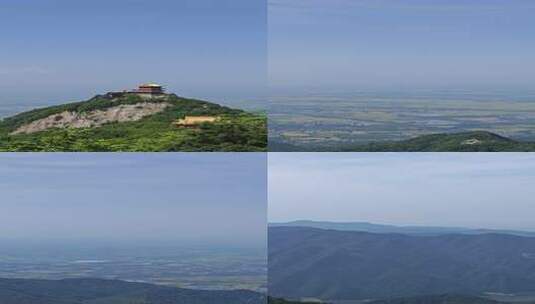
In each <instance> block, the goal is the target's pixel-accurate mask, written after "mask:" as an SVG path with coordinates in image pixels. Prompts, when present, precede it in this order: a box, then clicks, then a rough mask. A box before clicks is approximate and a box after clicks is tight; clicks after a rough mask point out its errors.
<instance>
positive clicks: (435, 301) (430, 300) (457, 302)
mask: <svg viewBox="0 0 535 304" xmlns="http://www.w3.org/2000/svg"><path fill="white" fill-rule="evenodd" d="M359 303H361V304H511V303H510V302H498V301H494V300H491V299H487V298H483V297H476V296H468V295H449V294H445V295H429V296H417V297H407V298H394V299H387V300H377V301H361V302H359ZM522 303H523V304H533V303H535V302H522ZM268 304H318V303H317V302H316V303H310V302H309V303H307V302H296V301H289V300H285V299H276V298H271V297H270V298H268ZM320 304H329V303H326V302H323V303H320Z"/></svg>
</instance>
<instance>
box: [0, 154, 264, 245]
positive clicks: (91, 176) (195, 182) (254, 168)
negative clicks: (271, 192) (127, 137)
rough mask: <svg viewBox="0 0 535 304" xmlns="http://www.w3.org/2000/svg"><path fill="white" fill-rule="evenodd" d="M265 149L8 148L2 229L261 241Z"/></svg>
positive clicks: (67, 235)
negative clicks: (54, 150) (107, 150)
mask: <svg viewBox="0 0 535 304" xmlns="http://www.w3.org/2000/svg"><path fill="white" fill-rule="evenodd" d="M266 161H267V160H266V155H265V154H264V153H230V154H226V153H214V154H210V153H170V154H166V153H147V154H144V153H135V154H121V153H110V154H107V153H106V154H98V153H97V154H90V153H89V154H88V153H67V154H63V153H57V154H56V153H44V154H39V153H37V154H23V153H15V154H11V153H3V154H1V155H0V201H1V202H2V204H1V205H2V212H0V238H1V239H5V238H8V239H33V240H47V239H59V240H61V239H80V240H83V239H88V240H89V239H99V240H124V241H132V240H149V241H150V240H154V241H162V240H163V241H181V242H194V243H201V244H203V243H204V244H208V245H211V244H217V243H222V244H228V245H239V246H253V247H263V246H265V242H266V217H267V210H266V209H267V207H266V206H267V202H266V200H267V193H266V191H267V189H266V179H267V172H266V170H267V169H266Z"/></svg>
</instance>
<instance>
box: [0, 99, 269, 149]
mask: <svg viewBox="0 0 535 304" xmlns="http://www.w3.org/2000/svg"><path fill="white" fill-rule="evenodd" d="M142 102H166V103H168V104H170V106H169V107H167V108H165V110H163V111H162V112H159V113H156V114H153V115H150V116H147V117H143V118H142V119H140V120H137V121H127V122H111V123H107V124H104V125H102V126H98V127H86V128H53V129H46V130H43V131H40V132H36V133H30V134H12V132H13V131H15V130H17V128H19V127H21V126H24V125H27V124H29V123H31V122H35V121H36V120H40V119H46V118H48V117H51V116H52V115H58V116H59V114H60V113H62V112H65V111H68V112H74V113H88V112H90V111H96V110H105V109H109V108H111V107H114V106H118V105H136V104H140V103H142ZM201 115H208V116H217V117H219V118H220V119H219V120H218V121H216V122H212V123H203V124H200V125H199V126H198V127H195V128H180V127H177V126H175V125H173V122H174V121H176V120H177V119H180V118H184V117H185V116H201ZM266 149H267V130H266V117H265V115H262V114H252V113H248V112H245V111H242V110H236V109H231V108H228V107H224V106H220V105H217V104H214V103H210V102H206V101H200V100H194V99H186V98H181V97H178V96H176V95H173V94H171V95H167V96H166V98H165V99H164V100H155V101H147V100H143V99H142V98H141V97H139V96H136V95H126V96H123V97H118V98H111V97H108V96H107V95H99V96H95V97H94V98H92V99H90V100H88V101H84V102H76V103H70V104H64V105H59V106H53V107H48V108H43V109H36V110H32V111H29V112H25V113H21V114H18V115H15V116H12V117H8V118H5V119H3V120H2V121H0V151H265V150H266Z"/></svg>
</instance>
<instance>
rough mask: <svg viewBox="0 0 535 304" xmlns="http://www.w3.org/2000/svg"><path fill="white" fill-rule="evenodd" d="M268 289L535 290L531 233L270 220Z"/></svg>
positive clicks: (345, 292)
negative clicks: (423, 231)
mask: <svg viewBox="0 0 535 304" xmlns="http://www.w3.org/2000/svg"><path fill="white" fill-rule="evenodd" d="M268 231H269V246H268V253H269V256H268V258H269V260H268V263H269V264H268V265H269V269H268V272H269V284H268V290H269V293H270V296H274V297H282V298H291V299H300V298H318V299H323V300H364V299H386V298H395V297H411V296H419V295H427V294H469V295H470V294H476V295H477V294H482V293H485V292H493V293H506V294H518V293H529V292H534V291H535V238H532V237H521V236H514V235H507V234H491V233H489V234H478V235H466V234H446V235H439V236H414V235H404V234H395V233H368V232H356V231H337V230H324V229H316V228H307V227H270V228H269V230H268Z"/></svg>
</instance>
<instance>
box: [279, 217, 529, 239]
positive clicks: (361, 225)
mask: <svg viewBox="0 0 535 304" xmlns="http://www.w3.org/2000/svg"><path fill="white" fill-rule="evenodd" d="M269 226H270V227H311V228H320V229H333V230H341V231H364V232H372V233H400V234H409V235H442V234H453V233H462V234H485V233H501V234H512V235H518V236H529V237H535V232H529V231H517V230H495V229H471V228H463V227H439V226H395V225H382V224H374V223H367V222H325V221H307V220H300V221H292V222H286V223H269Z"/></svg>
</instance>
